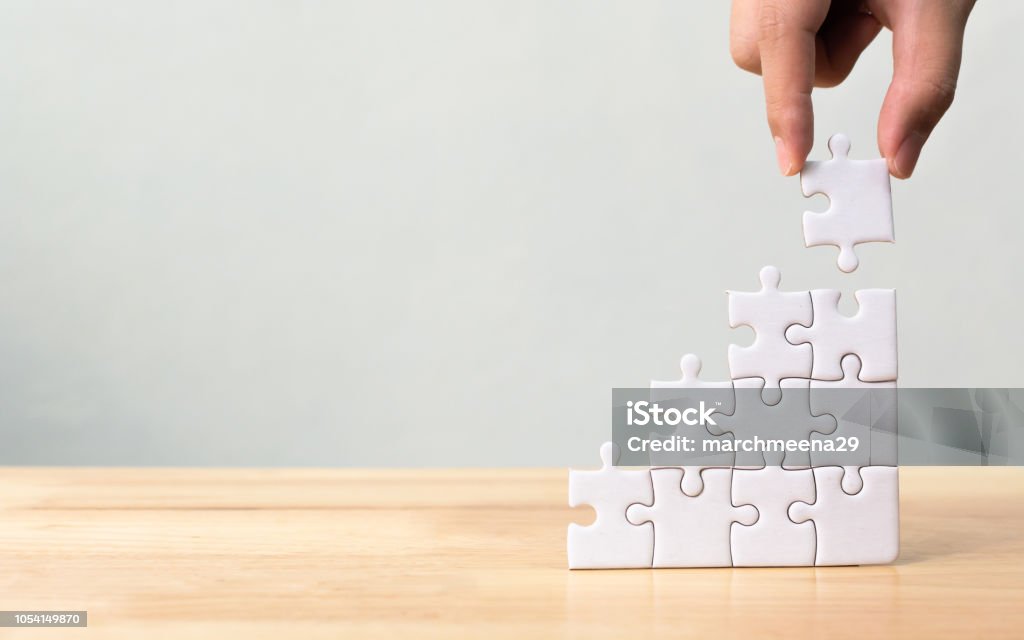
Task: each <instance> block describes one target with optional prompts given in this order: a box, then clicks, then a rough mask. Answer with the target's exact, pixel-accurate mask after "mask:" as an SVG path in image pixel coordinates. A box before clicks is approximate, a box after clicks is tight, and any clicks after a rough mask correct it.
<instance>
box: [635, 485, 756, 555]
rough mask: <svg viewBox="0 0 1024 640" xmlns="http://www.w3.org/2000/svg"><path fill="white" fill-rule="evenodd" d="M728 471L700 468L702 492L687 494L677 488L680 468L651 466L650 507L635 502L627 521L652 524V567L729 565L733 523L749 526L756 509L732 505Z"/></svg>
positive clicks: (754, 516) (752, 521)
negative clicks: (651, 503)
mask: <svg viewBox="0 0 1024 640" xmlns="http://www.w3.org/2000/svg"><path fill="white" fill-rule="evenodd" d="M732 473H733V472H732V470H731V469H708V470H706V471H704V473H703V476H704V491H702V492H701V494H700V495H699V496H697V497H690V496H687V495H686V494H684V493H683V491H682V479H683V470H682V469H678V468H677V469H653V470H651V481H652V483H653V485H654V505H653V506H645V505H641V504H634V505H632V506H630V507H629V509H628V510H627V511H626V519H627V520H629V521H630V522H632V523H634V524H643V523H645V522H653V523H654V564H653V566H654V567H662V568H667V567H728V566H730V565H732V550H731V537H730V529H731V528H732V523H733V522H740V523H742V524H753V523H754V522H755V521H756V520H757V509H755V508H754V507H752V506H750V505H744V506H742V507H735V506H733V504H732V497H731V484H732V483H731V478H732Z"/></svg>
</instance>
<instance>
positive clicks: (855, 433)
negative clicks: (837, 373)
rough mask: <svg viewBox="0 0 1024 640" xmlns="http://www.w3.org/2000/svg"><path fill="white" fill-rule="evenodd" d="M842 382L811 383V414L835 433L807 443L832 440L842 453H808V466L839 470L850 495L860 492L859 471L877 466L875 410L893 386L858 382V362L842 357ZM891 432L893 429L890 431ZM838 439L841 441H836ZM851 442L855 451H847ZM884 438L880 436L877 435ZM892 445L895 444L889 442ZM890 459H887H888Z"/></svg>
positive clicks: (819, 436)
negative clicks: (832, 424) (831, 423)
mask: <svg viewBox="0 0 1024 640" xmlns="http://www.w3.org/2000/svg"><path fill="white" fill-rule="evenodd" d="M841 364H842V368H843V379H842V380H835V381H822V380H811V393H810V402H811V413H813V414H814V415H823V414H824V415H830V416H832V417H833V418H834V419H835V421H836V429H835V431H833V432H832V433H830V434H828V435H821V434H817V433H816V434H813V435H812V436H811V440H812V441H814V440H826V439H827V440H832V442H833V443H834V444H835V445H837V446H838V445H839V444H843V445H845V447H846V448H847V449H848V450H846V451H838V450H835V451H825V450H824V449H823V448H821V449H815V448H813V447H812V449H811V466H813V467H830V466H842V467H843V469H844V471H845V472H844V474H843V491H845V492H846V493H849V494H854V493H857V492H858V491H860V489H861V487H862V486H863V482H862V480H861V477H860V469H861V467H866V466H869V465H872V464H879V462H873V461H872V452H873V451H874V449H875V445H874V444H872V439H873V437H874V435H875V431H874V429H875V425H876V421H877V420H878V418H879V417H878V416H876V415H875V413H876V410H877V409H876V407H877V406H878V405H879V404H880V401H884V400H886V399H887V396H888V394H889V392H893V393H894V392H895V390H896V383H895V382H862V381H861V380H860V377H859V374H860V371H861V363H860V358H858V357H857V356H855V355H852V354H851V355H848V356H845V357H844V358H843V360H842V363H841ZM892 431H893V432H895V428H893V429H892ZM840 438H842V439H843V440H840ZM851 438H856V439H857V449H856V450H849V447H850V445H851V443H852V442H853V441H852V440H851ZM880 438H884V433H883V434H880ZM892 442H893V444H895V440H892ZM889 459H891V457H890V458H889Z"/></svg>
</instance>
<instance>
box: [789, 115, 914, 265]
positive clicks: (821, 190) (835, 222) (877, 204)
mask: <svg viewBox="0 0 1024 640" xmlns="http://www.w3.org/2000/svg"><path fill="white" fill-rule="evenodd" d="M828 148H829V151H830V152H831V153H832V159H831V160H824V161H821V160H812V161H808V162H807V163H805V164H804V169H803V171H802V172H801V173H800V187H801V190H802V191H803V194H804V195H805V196H807V197H811V196H813V195H817V194H824V195H825V196H826V197H828V199H829V208H828V209H827V210H826V211H824V212H820V213H819V212H814V211H806V212H804V216H803V228H804V244H805V245H806V246H808V247H817V246H822V245H834V246H836V247H839V258H838V261H837V262H838V265H839V269H840V270H841V271H843V272H844V273H850V272H851V271H854V270H855V269H856V268H857V266H858V264H859V261H858V259H857V254H856V252H855V251H854V246H856V245H858V244H863V243H865V242H890V243H891V242H893V241H894V240H895V235H894V232H893V220H892V190H891V185H890V182H889V166H888V164H887V163H886V161H885V158H876V159H873V160H851V159H850V158H849V153H850V140H849V138H847V137H846V136H845V135H843V134H841V133H837V134H836V135H834V136H832V137H831V138H829V141H828Z"/></svg>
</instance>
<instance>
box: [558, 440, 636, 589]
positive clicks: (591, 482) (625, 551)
mask: <svg viewBox="0 0 1024 640" xmlns="http://www.w3.org/2000/svg"><path fill="white" fill-rule="evenodd" d="M614 462H615V445H613V444H612V443H611V442H606V443H604V444H603V445H601V468H600V469H599V470H597V471H577V470H570V471H569V506H570V507H578V506H581V505H584V504H589V505H590V506H592V507H593V508H594V511H595V512H596V513H597V518H596V519H595V520H594V523H593V524H591V525H590V526H586V527H584V526H581V525H578V524H576V523H571V524H570V525H569V535H568V555H569V568H570V569H629V568H644V567H648V568H649V567H650V566H651V558H652V554H653V553H654V529H653V527H652V526H651V525H643V526H637V525H634V524H630V523H629V522H627V521H626V509H627V508H629V506H630V505H631V504H634V503H644V504H653V503H654V490H653V488H652V486H651V474H650V471H647V470H646V469H645V470H642V471H636V470H628V469H617V468H615V467H614V466H613V465H614Z"/></svg>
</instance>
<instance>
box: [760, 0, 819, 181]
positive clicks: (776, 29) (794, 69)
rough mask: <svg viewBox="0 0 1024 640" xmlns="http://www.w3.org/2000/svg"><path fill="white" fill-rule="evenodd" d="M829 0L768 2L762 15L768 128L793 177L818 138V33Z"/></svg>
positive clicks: (780, 158)
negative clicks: (815, 100)
mask: <svg viewBox="0 0 1024 640" xmlns="http://www.w3.org/2000/svg"><path fill="white" fill-rule="evenodd" d="M828 8H829V1H828V0H788V1H787V0H764V1H763V2H762V3H761V15H760V19H759V26H760V37H759V39H758V48H759V49H760V53H761V74H762V75H763V76H764V97H765V105H766V106H767V110H768V127H769V128H770V129H771V132H772V137H774V138H775V151H776V155H777V156H778V161H779V169H780V170H781V171H782V174H783V175H787V176H791V175H793V174H795V173H797V172H798V171H800V169H802V168H803V165H804V160H805V159H806V158H807V154H808V153H810V151H811V144H812V143H813V139H814V112H813V109H812V107H811V90H812V89H813V88H814V56H815V37H816V35H817V32H818V29H820V28H821V25H822V23H824V22H825V16H826V15H828Z"/></svg>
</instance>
